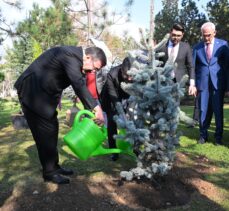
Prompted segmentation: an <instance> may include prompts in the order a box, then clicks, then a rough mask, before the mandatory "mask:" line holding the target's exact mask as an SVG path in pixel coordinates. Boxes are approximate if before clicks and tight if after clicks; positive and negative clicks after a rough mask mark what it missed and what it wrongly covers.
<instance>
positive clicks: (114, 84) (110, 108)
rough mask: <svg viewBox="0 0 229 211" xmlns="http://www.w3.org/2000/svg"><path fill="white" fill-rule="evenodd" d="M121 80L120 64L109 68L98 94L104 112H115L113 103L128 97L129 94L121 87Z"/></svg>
mask: <svg viewBox="0 0 229 211" xmlns="http://www.w3.org/2000/svg"><path fill="white" fill-rule="evenodd" d="M123 81H124V80H123V78H122V74H121V65H119V66H116V67H113V68H111V70H110V71H109V72H108V74H107V80H106V83H105V85H104V86H103V89H102V92H101V94H100V102H101V106H102V109H103V110H104V111H105V112H112V113H116V108H115V104H116V103H117V102H121V101H122V99H127V98H129V94H127V93H126V92H125V91H123V89H122V88H121V82H123Z"/></svg>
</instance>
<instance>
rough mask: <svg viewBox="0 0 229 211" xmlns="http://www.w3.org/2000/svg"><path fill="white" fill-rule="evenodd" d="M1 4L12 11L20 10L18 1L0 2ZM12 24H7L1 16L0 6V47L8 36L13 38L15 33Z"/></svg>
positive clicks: (1, 0) (0, 0)
mask: <svg viewBox="0 0 229 211" xmlns="http://www.w3.org/2000/svg"><path fill="white" fill-rule="evenodd" d="M0 2H1V3H3V4H7V5H9V6H10V7H12V8H13V9H19V10H20V9H21V3H20V1H14V2H12V1H7V0H5V1H4V0H0ZM13 28H14V23H8V22H7V21H6V19H5V17H4V16H3V14H2V8H1V6H0V45H1V43H2V42H3V41H4V40H5V39H6V38H7V37H8V36H15V35H16V34H15V32H14V30H13Z"/></svg>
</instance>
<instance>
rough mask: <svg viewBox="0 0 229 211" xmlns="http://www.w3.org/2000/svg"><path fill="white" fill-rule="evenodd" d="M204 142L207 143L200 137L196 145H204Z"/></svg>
mask: <svg viewBox="0 0 229 211" xmlns="http://www.w3.org/2000/svg"><path fill="white" fill-rule="evenodd" d="M205 142H207V140H206V139H204V138H203V137H200V139H199V141H198V143H199V144H204V143H205Z"/></svg>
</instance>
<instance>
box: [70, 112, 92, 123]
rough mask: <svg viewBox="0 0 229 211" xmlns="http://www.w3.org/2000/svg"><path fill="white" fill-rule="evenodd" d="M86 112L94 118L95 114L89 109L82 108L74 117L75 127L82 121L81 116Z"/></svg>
mask: <svg viewBox="0 0 229 211" xmlns="http://www.w3.org/2000/svg"><path fill="white" fill-rule="evenodd" d="M84 114H87V115H88V116H89V117H91V118H94V117H95V115H94V114H93V113H92V112H91V111H89V110H80V111H79V112H78V113H77V114H76V117H75V119H74V123H73V127H74V126H76V125H77V124H78V123H79V122H80V117H81V116H82V115H84Z"/></svg>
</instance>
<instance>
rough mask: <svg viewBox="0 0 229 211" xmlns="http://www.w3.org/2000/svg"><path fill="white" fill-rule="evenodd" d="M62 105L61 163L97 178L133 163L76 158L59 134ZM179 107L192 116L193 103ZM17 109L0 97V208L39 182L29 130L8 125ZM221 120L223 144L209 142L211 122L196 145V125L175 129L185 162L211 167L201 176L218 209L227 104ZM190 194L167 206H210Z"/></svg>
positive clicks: (226, 159) (225, 175)
mask: <svg viewBox="0 0 229 211" xmlns="http://www.w3.org/2000/svg"><path fill="white" fill-rule="evenodd" d="M62 105H63V108H62V111H60V112H59V122H60V133H59V152H60V161H61V163H62V164H64V166H66V167H71V168H72V167H73V168H76V169H77V171H78V175H84V176H86V177H88V178H89V177H90V176H91V175H93V176H95V175H96V176H97V177H98V178H99V177H101V178H102V175H103V174H104V173H105V174H108V175H113V174H118V173H119V171H120V169H122V168H130V167H131V166H134V165H135V163H134V161H133V160H131V159H129V158H128V157H126V158H125V157H124V159H123V160H122V161H121V164H122V165H119V164H117V165H115V166H113V167H112V166H111V165H110V164H109V163H108V162H107V160H106V159H104V158H103V157H102V156H100V157H97V159H90V162H83V161H79V160H78V159H77V158H76V157H75V156H73V155H72V153H71V152H70V150H69V149H68V148H67V147H66V146H65V144H64V143H63V136H64V135H65V134H66V133H67V132H68V131H69V127H68V126H67V125H65V124H64V122H65V112H66V110H67V109H68V108H70V107H71V103H70V102H69V101H66V100H64V101H63V104H62ZM181 109H182V110H183V111H185V112H186V113H187V114H188V115H189V116H192V112H193V107H191V106H183V107H182V108H181ZM18 111H19V105H18V104H17V103H16V102H13V101H0V155H1V156H0V210H1V206H3V205H4V203H6V202H7V201H9V200H10V198H11V197H12V196H13V195H14V196H15V195H17V194H18V193H19V192H20V190H21V189H22V187H24V186H25V183H26V184H27V185H28V184H31V185H34V184H41V183H42V178H41V177H40V175H41V172H40V164H39V161H38V159H37V151H36V148H35V145H34V141H33V139H32V136H31V133H30V131H29V130H15V129H14V128H13V127H12V124H11V118H10V117H11V115H12V114H13V113H15V112H18ZM224 122H225V130H224V138H223V142H224V146H216V145H214V144H213V140H214V139H213V138H214V136H213V134H214V129H215V127H214V124H212V126H211V128H210V130H209V131H210V134H209V135H210V136H209V142H208V143H206V144H203V145H200V144H197V140H198V134H199V132H198V127H195V128H187V127H186V125H184V124H183V123H180V125H179V130H180V131H182V136H181V137H180V146H179V147H178V148H177V151H178V152H180V153H183V154H185V155H186V156H187V157H188V160H187V162H186V163H185V165H187V166H195V165H198V162H197V161H198V160H199V162H201V159H204V160H205V163H206V162H207V163H208V165H210V166H212V171H211V172H206V173H205V174H204V179H205V181H206V182H209V183H211V184H213V185H214V187H216V188H217V191H218V192H219V193H220V194H222V196H223V197H221V198H220V197H216V198H214V197H212V198H210V199H209V200H211V201H213V202H214V203H215V204H217V206H218V207H219V208H220V209H218V210H229V148H228V147H229V105H226V106H225V117H224ZM76 159H77V162H76ZM95 169H96V171H95ZM101 172H103V173H101ZM38 175H39V176H38ZM209 191H211V190H209ZM1 194H2V196H1ZM193 197H194V198H193V199H192V200H191V202H190V203H189V205H188V207H182V208H180V207H173V208H171V209H169V210H212V209H211V208H210V207H209V204H208V203H207V202H206V200H205V201H202V200H201V199H199V198H195V196H193ZM213 210H217V209H213Z"/></svg>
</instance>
